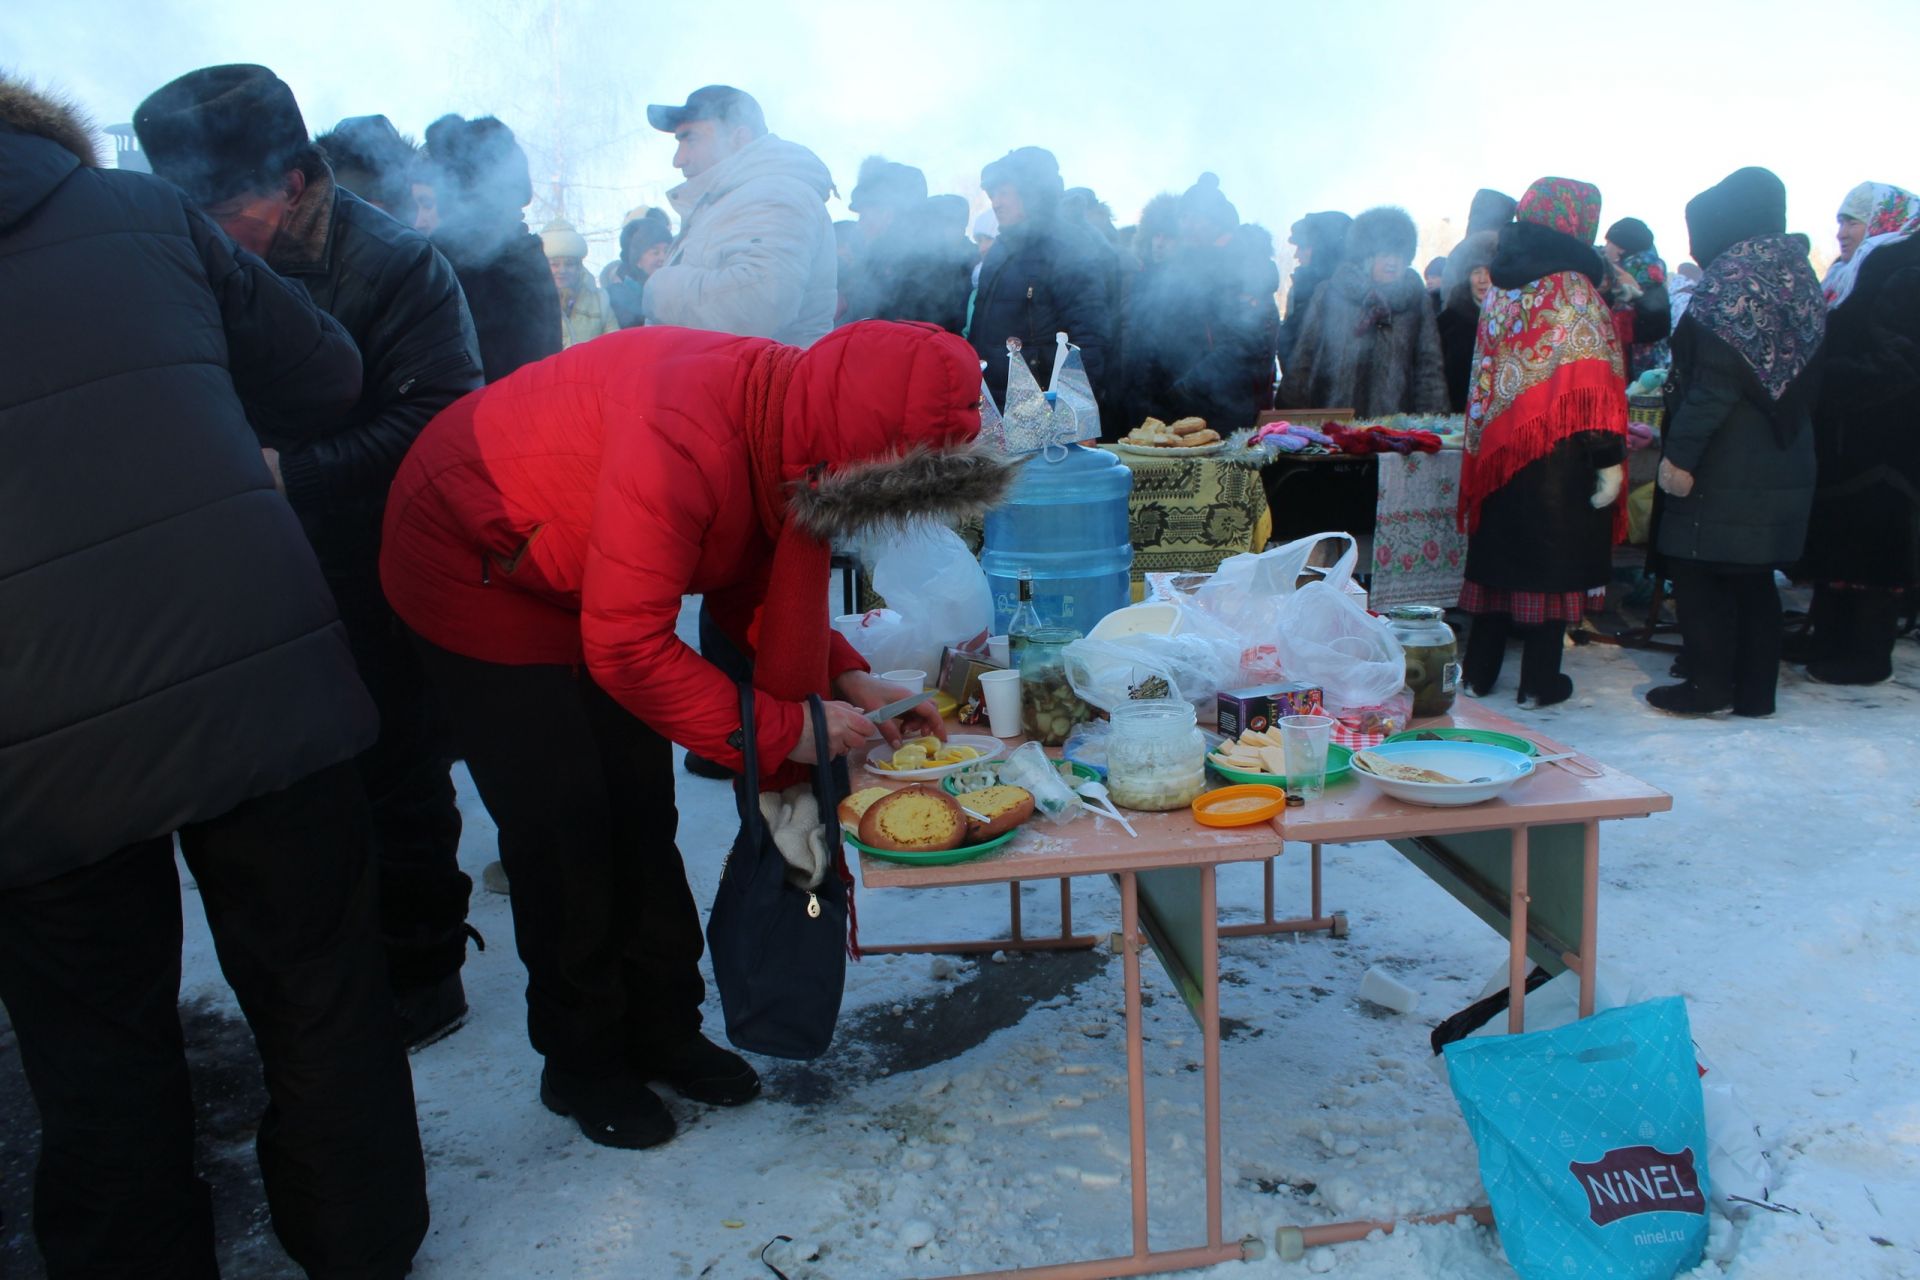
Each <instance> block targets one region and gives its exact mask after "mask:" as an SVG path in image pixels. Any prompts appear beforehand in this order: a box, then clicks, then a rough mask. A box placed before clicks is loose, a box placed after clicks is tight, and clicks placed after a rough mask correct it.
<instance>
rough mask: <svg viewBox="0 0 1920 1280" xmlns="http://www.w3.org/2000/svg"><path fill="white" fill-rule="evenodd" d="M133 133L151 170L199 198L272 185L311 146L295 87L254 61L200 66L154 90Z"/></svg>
mask: <svg viewBox="0 0 1920 1280" xmlns="http://www.w3.org/2000/svg"><path fill="white" fill-rule="evenodd" d="M133 131H134V133H135V134H136V135H138V137H139V139H140V149H141V150H142V151H144V152H146V153H147V159H148V161H149V162H150V163H151V164H152V165H153V171H154V172H155V173H157V174H159V175H160V176H161V177H163V178H165V179H167V181H169V182H171V183H173V184H174V185H175V186H177V187H179V188H180V189H181V190H183V191H185V192H186V193H187V194H188V195H189V196H191V197H192V198H193V199H194V200H195V201H196V202H198V203H200V204H213V203H215V202H216V201H220V200H225V199H228V198H229V197H231V196H236V195H239V194H241V193H242V192H246V191H265V190H268V189H270V188H271V187H272V186H274V184H276V183H277V182H278V181H279V180H280V178H281V177H282V175H284V174H285V173H287V171H288V170H290V169H293V168H296V167H297V166H298V163H299V158H300V153H301V151H302V150H303V149H305V147H306V146H307V122H306V120H305V119H303V118H302V117H301V115H300V104H299V103H297V102H295V101H294V98H293V90H292V89H289V88H288V87H287V85H286V82H285V81H284V80H282V79H280V77H279V76H276V75H275V74H273V72H271V71H269V70H267V69H266V68H265V67H260V66H254V65H252V64H250V63H236V64H232V65H229V66H223V67H202V68H200V70H198V71H189V72H187V74H186V75H183V76H181V77H180V78H179V79H178V80H175V81H173V82H172V83H171V84H167V85H164V86H162V87H161V88H159V89H156V90H155V91H154V92H153V94H152V95H151V96H150V97H148V98H147V100H146V101H145V102H143V103H141V104H140V106H139V109H138V110H136V111H135V112H134V113H133Z"/></svg>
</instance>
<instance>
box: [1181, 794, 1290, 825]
mask: <svg viewBox="0 0 1920 1280" xmlns="http://www.w3.org/2000/svg"><path fill="white" fill-rule="evenodd" d="M1286 807H1287V793H1286V792H1285V791H1282V790H1281V789H1280V788H1279V787H1266V786H1239V787H1222V788H1220V790H1218V791H1209V792H1207V793H1206V794H1205V795H1203V796H1201V797H1200V798H1199V799H1197V800H1195V801H1194V802H1193V817H1194V820H1195V821H1196V822H1198V823H1199V824H1200V825H1201V826H1203V827H1250V826H1253V825H1254V824H1255V823H1257V822H1269V821H1271V820H1272V819H1273V818H1275V817H1277V816H1278V815H1279V814H1280V811H1281V810H1283V809H1285V808H1286Z"/></svg>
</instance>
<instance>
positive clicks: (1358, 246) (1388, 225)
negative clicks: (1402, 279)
mask: <svg viewBox="0 0 1920 1280" xmlns="http://www.w3.org/2000/svg"><path fill="white" fill-rule="evenodd" d="M1419 247H1420V231H1419V229H1418V228H1417V227H1415V226H1414V225H1413V218H1412V217H1411V216H1409V215H1408V213H1407V211H1406V210H1405V209H1401V208H1398V207H1396V206H1394V205H1381V206H1379V207H1378V208H1374V209H1369V210H1367V211H1366V212H1365V213H1363V214H1361V215H1360V216H1359V217H1357V218H1355V219H1354V220H1353V225H1352V226H1350V227H1348V228H1347V251H1346V258H1347V261H1349V262H1364V261H1366V260H1367V259H1369V258H1372V257H1375V256H1377V255H1380V254H1389V253H1390V254H1392V255H1393V256H1395V257H1396V258H1399V259H1400V260H1401V261H1403V262H1405V263H1407V264H1408V265H1409V266H1411V265H1412V264H1413V255H1414V251H1415V250H1417V249H1418V248H1419Z"/></svg>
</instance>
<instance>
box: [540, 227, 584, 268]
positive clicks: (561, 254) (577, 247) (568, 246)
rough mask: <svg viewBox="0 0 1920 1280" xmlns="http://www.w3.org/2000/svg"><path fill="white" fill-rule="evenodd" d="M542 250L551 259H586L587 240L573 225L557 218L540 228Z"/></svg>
mask: <svg viewBox="0 0 1920 1280" xmlns="http://www.w3.org/2000/svg"><path fill="white" fill-rule="evenodd" d="M540 248H541V250H542V251H543V252H544V253H545V254H546V255H547V256H548V257H549V258H584V257H586V256H587V240H586V237H585V236H583V235H581V234H580V233H579V232H578V231H575V230H574V229H573V224H572V223H571V222H567V221H565V220H563V219H560V218H556V219H554V220H553V221H552V222H549V223H548V224H547V225H546V226H544V227H542V228H540Z"/></svg>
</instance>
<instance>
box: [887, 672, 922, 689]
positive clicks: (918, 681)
mask: <svg viewBox="0 0 1920 1280" xmlns="http://www.w3.org/2000/svg"><path fill="white" fill-rule="evenodd" d="M880 678H881V679H882V680H885V681H886V682H887V683H888V684H897V685H900V686H901V687H902V688H905V689H909V690H916V691H919V692H925V691H926V687H927V673H926V672H924V671H914V670H911V669H908V668H903V669H901V670H899V671H882V672H881V673H880Z"/></svg>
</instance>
